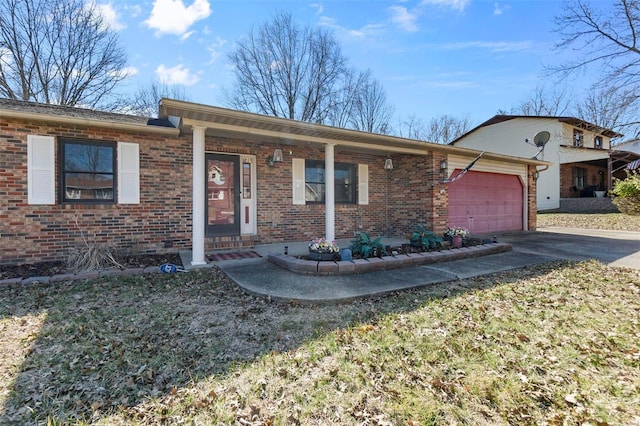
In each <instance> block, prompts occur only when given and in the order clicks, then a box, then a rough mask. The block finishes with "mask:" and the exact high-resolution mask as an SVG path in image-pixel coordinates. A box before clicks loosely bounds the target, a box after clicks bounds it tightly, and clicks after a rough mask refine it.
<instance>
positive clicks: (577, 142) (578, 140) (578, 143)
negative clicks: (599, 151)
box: [573, 129, 584, 148]
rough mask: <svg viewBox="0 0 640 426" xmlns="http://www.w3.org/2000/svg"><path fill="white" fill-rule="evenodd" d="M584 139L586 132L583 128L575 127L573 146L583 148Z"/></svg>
mask: <svg viewBox="0 0 640 426" xmlns="http://www.w3.org/2000/svg"><path fill="white" fill-rule="evenodd" d="M583 140H584V134H583V133H582V130H578V129H573V146H575V147H576V148H582V142H583Z"/></svg>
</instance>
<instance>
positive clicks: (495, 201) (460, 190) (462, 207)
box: [449, 170, 523, 234]
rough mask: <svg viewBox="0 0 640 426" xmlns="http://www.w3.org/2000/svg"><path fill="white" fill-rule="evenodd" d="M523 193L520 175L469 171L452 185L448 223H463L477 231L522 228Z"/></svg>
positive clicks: (462, 224)
mask: <svg viewBox="0 0 640 426" xmlns="http://www.w3.org/2000/svg"><path fill="white" fill-rule="evenodd" d="M459 172H460V171H459V170H456V171H455V172H454V173H453V176H455V175H457V174H458V173H459ZM522 194H523V190H522V184H521V183H520V178H519V177H518V176H513V175H502V174H498V173H484V172H471V171H470V172H467V174H465V175H464V176H463V177H462V178H460V179H459V180H457V181H455V182H453V183H452V184H450V185H449V226H462V227H464V228H468V229H469V230H470V231H471V232H472V233H477V234H478V233H488V232H496V231H513V230H518V231H521V230H522V229H523V228H522V213H523V209H522V203H523V196H522Z"/></svg>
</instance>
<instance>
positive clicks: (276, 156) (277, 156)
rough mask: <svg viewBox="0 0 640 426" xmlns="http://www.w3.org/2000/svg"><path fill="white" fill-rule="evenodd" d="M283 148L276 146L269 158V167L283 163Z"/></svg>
mask: <svg viewBox="0 0 640 426" xmlns="http://www.w3.org/2000/svg"><path fill="white" fill-rule="evenodd" d="M282 161H283V159H282V150H281V149H280V148H276V149H274V150H273V157H269V158H267V165H268V166H269V167H273V166H275V165H276V163H282Z"/></svg>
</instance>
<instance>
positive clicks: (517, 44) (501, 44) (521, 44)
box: [442, 41, 533, 52]
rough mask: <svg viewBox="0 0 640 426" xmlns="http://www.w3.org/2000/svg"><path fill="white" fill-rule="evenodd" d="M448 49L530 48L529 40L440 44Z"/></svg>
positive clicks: (510, 50)
mask: <svg viewBox="0 0 640 426" xmlns="http://www.w3.org/2000/svg"><path fill="white" fill-rule="evenodd" d="M442 47H443V48H444V49H448V50H461V49H470V48H480V49H488V50H490V51H492V52H517V51H521V50H527V49H531V48H532V47H533V43H532V42H531V41H465V42H460V43H449V44H445V45H444V46H442Z"/></svg>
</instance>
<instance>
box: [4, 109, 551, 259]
mask: <svg viewBox="0 0 640 426" xmlns="http://www.w3.org/2000/svg"><path fill="white" fill-rule="evenodd" d="M478 154H479V153H478V152H477V151H474V150H469V149H465V148H459V147H453V146H448V145H437V144H432V143H425V142H421V141H416V140H410V139H404V138H399V137H393V136H385V135H377V134H370V133H364V132H358V131H354V130H347V129H339V128H334V127H329V126H323V125H317V124H310V123H304V122H298V121H293V120H288V119H283V118H276V117H268V116H263V115H257V114H251V113H246V112H240V111H233V110H228V109H224V108H218V107H212V106H206V105H199V104H194V103H189V102H182V101H176V100H170V99H163V100H162V102H161V105H160V108H159V118H157V119H147V118H142V117H134V116H128V115H120V114H111V113H104V112H98V111H91V110H84V109H78V108H70V107H62V106H52V105H42V104H35V103H30V102H22V101H11V100H2V99H0V176H1V179H0V235H1V237H0V264H2V263H27V262H34V261H44V260H63V259H65V258H66V257H67V256H68V255H69V253H70V252H71V251H72V250H76V249H80V248H82V247H83V246H84V244H85V240H86V241H87V242H89V243H98V244H109V245H111V246H112V247H113V248H114V249H117V250H124V251H128V252H131V253H135V252H144V253H156V252H171V251H178V250H191V252H192V258H193V264H203V263H205V262H206V258H205V252H207V251H210V250H215V249H223V248H225V249H226V248H239V247H250V246H253V245H255V244H263V243H283V245H284V244H286V243H287V242H292V241H305V240H307V241H308V240H310V239H312V238H314V237H320V236H326V237H327V238H329V239H333V238H351V237H353V235H354V234H355V233H356V232H358V231H365V232H368V233H369V234H371V235H395V236H403V235H406V234H407V233H409V232H410V231H411V228H412V227H413V226H415V225H416V224H424V225H426V226H427V227H428V228H430V229H433V230H434V231H436V232H443V231H444V229H445V228H446V227H448V226H454V225H457V226H465V227H469V228H470V229H471V230H472V232H476V233H478V232H494V231H502V230H527V229H535V212H536V205H535V191H536V185H535V180H534V175H535V170H536V168H537V167H538V168H539V167H543V166H545V165H547V163H545V162H542V161H536V160H530V159H524V158H515V157H508V156H505V155H501V154H486V155H484V156H483V157H482V158H481V159H480V160H479V161H477V163H476V164H475V165H474V166H473V168H472V169H471V171H469V172H468V173H466V174H465V175H464V176H463V177H462V178H460V179H455V182H453V183H447V181H446V179H447V178H448V177H454V178H455V177H456V176H458V174H459V173H460V170H462V169H464V168H465V167H466V166H467V165H468V164H469V163H470V162H471V161H472V160H473V159H474V158H476V157H477V155H478Z"/></svg>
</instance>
